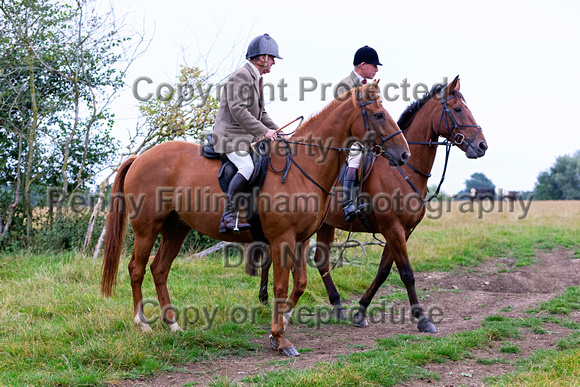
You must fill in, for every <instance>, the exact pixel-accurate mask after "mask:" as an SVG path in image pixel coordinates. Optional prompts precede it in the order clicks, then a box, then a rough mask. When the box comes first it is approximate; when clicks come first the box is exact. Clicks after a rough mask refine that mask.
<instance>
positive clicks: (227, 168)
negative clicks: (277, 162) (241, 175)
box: [202, 133, 268, 193]
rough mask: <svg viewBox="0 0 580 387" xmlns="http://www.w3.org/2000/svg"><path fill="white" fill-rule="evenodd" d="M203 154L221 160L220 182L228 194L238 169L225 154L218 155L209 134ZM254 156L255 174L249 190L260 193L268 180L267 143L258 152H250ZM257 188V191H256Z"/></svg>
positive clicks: (261, 145) (259, 147)
mask: <svg viewBox="0 0 580 387" xmlns="http://www.w3.org/2000/svg"><path fill="white" fill-rule="evenodd" d="M202 149H203V150H202V154H203V155H204V156H205V157H207V158H208V159H220V160H221V161H222V166H221V167H220V170H219V172H218V181H219V183H220V188H221V189H222V191H224V193H227V191H228V187H229V185H230V181H232V178H233V177H234V176H235V174H236V173H238V168H237V167H236V166H235V165H234V163H232V162H231V161H230V160H229V159H228V158H227V156H226V155H225V154H223V153H218V152H216V151H215V149H214V146H213V136H212V134H211V133H208V135H207V137H206V141H205V142H204V143H203V148H202ZM250 155H251V156H252V161H253V162H254V172H253V173H252V176H251V177H250V179H249V181H248V187H247V190H248V191H249V192H253V191H255V190H256V191H258V192H259V190H260V189H261V188H262V186H263V185H264V180H265V179H266V174H267V172H268V151H267V148H266V143H265V142H261V143H260V144H258V149H257V152H253V151H252V152H250ZM256 187H257V189H256Z"/></svg>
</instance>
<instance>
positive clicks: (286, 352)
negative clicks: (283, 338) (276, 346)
mask: <svg viewBox="0 0 580 387" xmlns="http://www.w3.org/2000/svg"><path fill="white" fill-rule="evenodd" d="M278 352H279V353H280V355H282V356H287V357H296V356H300V353H299V352H298V351H297V350H296V348H294V346H291V347H288V348H282V349H280V351H278Z"/></svg>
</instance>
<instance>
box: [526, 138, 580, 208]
mask: <svg viewBox="0 0 580 387" xmlns="http://www.w3.org/2000/svg"><path fill="white" fill-rule="evenodd" d="M534 191H535V198H536V199H538V200H580V150H579V151H577V152H576V153H574V155H572V156H568V155H566V156H560V157H558V158H557V159H556V163H555V164H554V165H553V166H552V167H551V168H550V170H549V171H544V172H542V173H540V175H539V176H538V181H537V182H536V186H535V187H534Z"/></svg>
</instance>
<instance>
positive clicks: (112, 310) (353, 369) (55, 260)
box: [0, 202, 580, 386]
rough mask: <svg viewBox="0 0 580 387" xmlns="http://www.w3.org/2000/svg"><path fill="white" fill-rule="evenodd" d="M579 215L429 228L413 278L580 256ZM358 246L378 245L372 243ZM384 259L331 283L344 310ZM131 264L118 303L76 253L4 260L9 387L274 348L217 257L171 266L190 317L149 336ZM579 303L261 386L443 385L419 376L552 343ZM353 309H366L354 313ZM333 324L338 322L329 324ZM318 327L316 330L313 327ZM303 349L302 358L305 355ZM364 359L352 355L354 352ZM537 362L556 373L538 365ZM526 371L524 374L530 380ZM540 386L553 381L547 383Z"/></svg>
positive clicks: (548, 208) (573, 348)
mask: <svg viewBox="0 0 580 387" xmlns="http://www.w3.org/2000/svg"><path fill="white" fill-rule="evenodd" d="M563 205H566V206H568V207H565V208H564V207H561V206H563ZM579 214H580V206H578V204H576V206H575V207H573V208H572V209H570V204H569V203H565V204H561V203H558V202H555V203H545V204H541V203H540V204H538V205H536V203H534V204H533V205H532V210H531V212H530V214H529V216H528V217H527V218H526V219H524V220H518V219H517V218H516V216H515V215H514V214H506V213H502V214H500V213H492V214H487V215H486V216H487V217H486V218H484V219H483V220H479V219H477V217H476V214H473V213H472V214H469V213H467V214H457V213H452V214H444V216H443V217H442V218H441V219H438V220H432V219H425V220H424V221H423V222H422V223H421V224H420V225H419V227H418V228H417V230H416V231H415V232H414V234H413V235H412V237H411V239H410V241H409V246H408V250H409V255H410V257H411V264H412V265H413V267H414V269H415V270H453V269H455V268H457V267H460V266H461V267H466V268H470V267H472V266H475V265H478V264H481V263H483V262H485V261H486V260H487V259H489V258H492V257H505V256H509V257H515V258H516V259H517V262H518V264H522V265H525V264H530V263H531V262H533V260H534V256H535V251H536V249H553V248H555V247H558V246H563V247H565V248H569V249H573V250H574V251H575V252H576V253H575V254H576V255H577V253H578V251H580V245H579V242H578V241H580V225H579V224H578V221H577V220H578V216H579ZM355 237H356V238H357V239H360V240H370V238H371V236H370V235H368V234H357V235H355ZM365 238H368V239H365ZM381 252H382V248H380V247H379V246H369V247H368V256H367V259H366V262H365V265H362V266H344V267H342V268H340V269H336V270H335V271H334V272H333V274H332V275H333V278H334V280H335V283H336V286H337V288H338V289H339V291H340V293H341V295H342V297H343V298H344V299H351V300H356V299H357V297H356V296H355V295H356V294H361V293H364V291H366V289H367V287H368V285H369V284H370V283H371V282H372V280H373V279H374V277H375V274H376V271H377V268H378V265H379V262H380V257H381ZM576 258H577V257H576ZM349 259H351V260H356V259H358V258H357V257H354V256H352V257H350V258H349ZM127 260H128V255H127V254H126V255H124V258H123V259H122V262H121V265H120V273H119V276H118V286H117V295H116V296H115V297H113V298H111V299H103V298H102V297H101V295H100V290H99V283H100V265H101V261H100V260H99V259H97V260H94V259H91V258H87V257H84V256H82V255H79V254H74V253H68V254H57V255H55V254H44V255H36V254H30V253H20V254H7V253H0V385H2V386H4V385H6V386H12V385H14V386H20V385H39V386H40V385H42V386H44V385H61V386H76V385H104V384H107V383H109V382H113V381H116V380H119V379H122V378H136V377H142V376H148V375H152V374H156V373H159V372H162V371H167V370H172V369H174V367H177V366H179V365H180V364H184V363H186V362H189V361H197V360H201V359H208V358H212V357H213V358H215V357H223V356H238V355H244V354H247V353H248V351H252V350H254V349H255V348H256V346H257V345H266V344H265V343H261V344H253V341H252V339H255V338H257V337H260V336H262V335H264V334H265V333H267V332H268V331H269V329H270V328H269V327H270V322H271V308H270V307H267V306H263V305H261V304H260V303H259V302H258V300H257V292H258V284H259V278H252V277H248V276H246V275H245V274H244V273H243V268H242V267H234V268H227V267H224V265H223V263H222V261H221V259H220V258H219V257H218V256H216V257H207V258H204V259H199V260H194V261H190V262H185V261H183V260H181V259H177V260H176V261H175V263H174V264H173V266H172V269H171V273H170V276H169V280H168V284H169V289H170V294H171V297H172V302H173V304H174V306H175V308H176V309H178V310H180V311H183V310H185V309H186V308H189V312H188V313H187V314H185V313H181V316H180V324H181V326H182V327H183V328H186V330H185V331H184V332H181V333H171V332H168V329H167V328H166V327H165V326H164V324H162V323H161V322H160V321H157V322H156V323H153V324H152V328H153V330H154V333H153V334H144V333H142V332H140V331H139V330H138V328H136V327H135V326H134V324H133V321H132V320H133V317H132V301H131V299H132V297H131V287H130V282H129V277H128V273H127V269H126V266H127ZM308 278H309V284H308V287H307V289H306V292H305V294H304V296H303V297H302V298H301V300H300V304H299V306H304V307H306V308H310V309H311V310H312V311H316V310H322V309H324V308H326V309H328V301H327V295H326V291H325V289H324V286H323V284H322V281H321V280H320V278H319V274H318V271H317V270H316V269H315V268H312V267H309V268H308ZM384 286H388V287H391V288H393V289H394V290H393V291H392V292H391V293H389V294H388V295H386V296H384V297H383V298H377V299H376V300H375V301H374V302H373V304H371V306H373V305H376V310H375V313H378V314H380V313H381V311H384V310H386V309H388V308H390V307H391V305H392V304H394V303H403V304H405V305H406V302H407V301H406V294H405V291H404V287H403V286H402V283H401V281H400V279H399V276H398V274H397V273H396V271H395V270H393V273H392V274H391V275H390V276H389V279H388V281H387V282H386V284H385V285H384ZM270 289H271V283H270ZM417 291H418V295H419V297H420V298H421V299H423V298H425V297H427V296H428V291H424V290H422V289H420V287H418V289H417ZM143 292H144V297H145V299H147V300H152V301H155V300H156V292H155V289H154V285H153V281H152V278H151V275H150V273H147V275H146V277H145V281H144V286H143ZM578 292H579V288H570V289H568V290H567V291H566V292H564V293H563V294H562V295H561V296H560V297H558V298H557V299H555V300H552V301H550V302H548V303H545V304H542V305H540V306H539V309H538V310H537V311H535V313H540V315H539V316H534V317H530V318H527V319H519V320H511V319H508V318H506V317H503V316H501V315H494V316H489V317H488V318H487V319H485V320H484V321H483V322H482V326H481V328H480V329H479V330H475V331H470V332H465V333H462V334H459V335H450V336H447V337H432V336H424V335H418V336H398V337H396V338H387V339H380V340H378V347H377V348H376V349H372V350H367V351H365V352H360V353H355V354H352V355H348V356H345V357H342V358H340V359H339V360H338V361H337V362H333V363H324V364H321V365H317V366H315V367H314V369H312V370H304V371H300V372H294V373H280V374H267V375H266V376H264V377H263V378H252V380H254V381H260V382H261V383H262V382H263V383H265V384H267V385H281V384H284V385H286V384H294V385H313V386H319V385H320V386H324V385H336V384H338V383H339V384H341V385H353V386H354V385H356V386H358V385H363V386H364V385H377V384H379V385H392V384H397V383H402V382H404V381H405V380H412V379H413V378H417V377H422V376H423V377H432V378H436V375H433V374H431V373H429V372H426V371H424V370H423V369H422V368H421V367H422V366H424V365H425V364H427V363H428V362H446V361H456V360H457V361H459V360H461V359H465V358H468V357H469V356H470V352H471V351H472V350H473V349H474V348H478V347H480V346H490V345H494V343H498V342H499V343H500V346H501V343H502V342H504V341H508V340H509V341H510V342H514V343H517V340H518V337H520V335H521V330H522V329H524V328H525V329H532V330H533V331H534V332H536V333H541V332H542V330H544V331H545V329H544V327H543V324H544V323H545V322H550V323H557V324H561V325H562V326H566V327H568V328H570V329H574V330H578V329H580V324H579V323H578V322H575V321H572V320H570V319H569V318H567V317H566V316H567V314H569V313H571V311H573V310H576V309H578ZM270 294H271V293H270ZM467 302H469V301H467ZM383 304H384V306H383ZM356 306H357V302H353V303H352V305H351V307H356ZM236 308H237V309H236ZM242 309H243V310H246V311H248V314H247V319H246V320H244V321H241V322H238V323H237V322H233V321H232V319H238V320H239V317H240V315H239V314H237V315H236V314H235V313H234V312H236V310H237V311H238V312H239V311H240V310H242ZM369 309H370V308H369ZM395 309H396V308H395ZM196 311H197V314H196ZM502 311H508V310H507V309H505V310H502ZM502 311H499V312H502ZM204 312H205V313H204ZM146 314H147V315H148V316H149V317H155V316H157V315H158V314H159V310H158V308H156V307H153V306H152V305H149V306H148V307H147V308H146ZM313 316H315V313H313ZM311 317H312V316H311ZM194 320H195V321H194ZM210 321H211V324H210ZM325 321H326V320H325ZM324 323H329V324H334V323H335V322H334V321H333V320H332V319H328V321H327V322H324ZM316 324H317V322H316V321H315V319H314V318H313V319H311V322H310V326H315V325H316ZM306 325H307V326H308V323H307V324H306ZM292 329H294V328H291V329H290V333H289V337H290V339H292ZM578 341H579V339H578V337H577V336H575V337H574V338H572V339H570V340H567V341H563V342H562V343H561V344H559V348H560V347H561V348H560V349H559V350H558V351H556V353H557V356H558V357H560V358H561V359H562V361H563V364H564V367H565V366H566V364H576V363H574V361H573V360H570V359H571V358H572V355H574V354H576V355H578V354H579V349H578V347H577V344H578ZM295 344H296V345H297V346H298V347H300V345H301V344H302V345H304V344H306V343H295ZM353 344H355V343H353ZM300 350H301V351H307V350H308V349H302V348H301V349H300ZM358 350H360V348H353V352H355V351H358ZM499 354H500V353H499V351H498V356H499ZM579 357H580V356H579ZM537 358H538V359H544V360H543V361H548V360H546V359H547V358H546V357H542V356H540V355H538V357H537ZM525 364H528V363H525ZM525 364H524V363H522V365H521V366H522V367H524V368H525ZM524 368H522V369H524ZM576 369H578V368H576ZM543 372H544V371H543ZM542 375H551V374H550V373H549V372H548V371H545V372H544V373H543V374H542ZM506 383H508V382H506ZM214 385H216V386H220V385H231V381H229V380H227V379H224V378H218V379H216V381H215V382H214Z"/></svg>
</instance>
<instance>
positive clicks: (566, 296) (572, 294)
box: [529, 287, 580, 314]
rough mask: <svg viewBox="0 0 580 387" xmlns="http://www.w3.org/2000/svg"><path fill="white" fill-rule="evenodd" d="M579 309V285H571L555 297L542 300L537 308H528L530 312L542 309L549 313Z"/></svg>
mask: <svg viewBox="0 0 580 387" xmlns="http://www.w3.org/2000/svg"><path fill="white" fill-rule="evenodd" d="M578 309H580V287H571V288H568V289H566V291H565V292H564V293H563V294H562V295H560V296H559V297H557V298H554V299H552V300H550V301H547V302H543V303H542V304H540V306H539V308H537V309H530V310H529V312H530V313H540V312H542V311H544V312H548V313H550V314H570V313H571V312H572V311H573V310H578Z"/></svg>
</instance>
